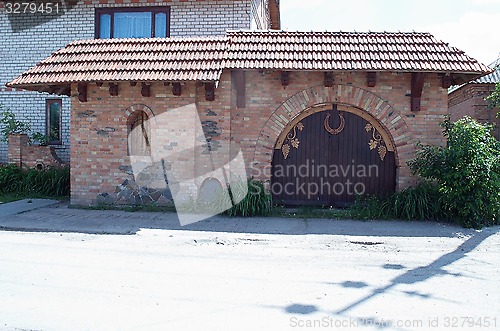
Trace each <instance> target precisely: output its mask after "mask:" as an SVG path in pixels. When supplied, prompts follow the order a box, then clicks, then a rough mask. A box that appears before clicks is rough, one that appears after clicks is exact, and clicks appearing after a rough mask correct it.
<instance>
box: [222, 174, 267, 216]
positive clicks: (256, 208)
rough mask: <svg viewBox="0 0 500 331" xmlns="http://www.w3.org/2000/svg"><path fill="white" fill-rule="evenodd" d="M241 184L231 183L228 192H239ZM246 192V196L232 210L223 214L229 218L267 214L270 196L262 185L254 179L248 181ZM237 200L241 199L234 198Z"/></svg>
mask: <svg viewBox="0 0 500 331" xmlns="http://www.w3.org/2000/svg"><path fill="white" fill-rule="evenodd" d="M243 184H244V183H243V182H233V183H231V187H232V188H233V189H232V190H231V188H230V192H231V193H232V194H233V192H241V191H242V190H241V189H240V188H241V186H242V185H243ZM247 186H248V192H247V194H246V196H245V197H244V198H243V199H242V200H241V201H240V202H239V203H237V204H236V205H234V206H233V207H232V208H230V209H228V210H226V211H225V212H224V214H226V215H229V216H243V217H250V216H263V215H267V214H269V212H271V209H272V199H271V195H270V194H269V193H268V192H267V190H266V189H265V187H264V183H262V182H261V181H257V180H254V179H249V180H248V181H247ZM233 198H236V199H239V198H241V197H234V196H233Z"/></svg>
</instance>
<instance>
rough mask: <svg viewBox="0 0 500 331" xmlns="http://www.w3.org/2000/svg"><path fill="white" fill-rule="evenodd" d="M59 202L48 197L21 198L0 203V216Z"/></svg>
mask: <svg viewBox="0 0 500 331" xmlns="http://www.w3.org/2000/svg"><path fill="white" fill-rule="evenodd" d="M57 203H59V201H57V200H50V199H23V200H18V201H13V202H7V203H2V204H0V217H4V216H9V215H16V214H20V213H23V212H26V211H30V210H35V209H39V208H43V207H48V206H51V205H55V204H57Z"/></svg>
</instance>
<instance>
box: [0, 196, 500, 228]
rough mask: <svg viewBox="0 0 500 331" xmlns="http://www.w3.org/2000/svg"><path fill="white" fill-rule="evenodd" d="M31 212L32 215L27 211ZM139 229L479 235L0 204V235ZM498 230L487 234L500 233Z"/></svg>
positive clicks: (383, 224) (351, 223)
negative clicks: (188, 220) (182, 221)
mask: <svg viewBox="0 0 500 331" xmlns="http://www.w3.org/2000/svg"><path fill="white" fill-rule="evenodd" d="M28 207H31V209H32V210H27V208H28ZM2 208H3V210H2ZM141 229H159V230H186V231H210V232H229V233H256V234H291V235H303V234H332V235H335V234H338V235H356V236H395V237H463V236H469V235H473V234H474V233H476V232H477V231H476V230H471V229H463V228H461V227H459V226H456V225H454V224H446V223H436V222H405V221H356V220H331V219H303V218H280V217H252V218H237V217H236V218H230V217H225V216H214V217H211V218H209V219H207V220H204V221H202V222H198V223H194V224H191V225H188V226H180V225H179V220H178V218H177V215H176V213H174V212H139V211H137V212H128V211H121V210H88V209H78V208H71V207H69V204H68V202H58V201H53V200H40V201H39V200H36V199H33V202H32V203H28V202H26V201H17V202H13V203H9V204H5V205H0V230H11V231H29V232H75V233H87V234H117V235H131V234H136V233H137V232H138V231H140V230H141ZM499 229H500V227H493V228H488V229H485V230H483V231H488V232H489V231H492V232H496V231H499Z"/></svg>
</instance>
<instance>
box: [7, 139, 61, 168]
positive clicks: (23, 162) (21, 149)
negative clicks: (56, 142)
mask: <svg viewBox="0 0 500 331" xmlns="http://www.w3.org/2000/svg"><path fill="white" fill-rule="evenodd" d="M28 141H29V139H28V136H27V135H26V134H11V135H9V152H8V157H9V163H13V164H17V165H18V166H24V167H29V168H32V167H37V168H44V167H47V166H50V167H61V166H64V165H65V164H64V162H62V161H61V160H60V159H59V158H58V157H57V155H56V153H55V151H54V147H53V146H38V145H33V146H30V145H28Z"/></svg>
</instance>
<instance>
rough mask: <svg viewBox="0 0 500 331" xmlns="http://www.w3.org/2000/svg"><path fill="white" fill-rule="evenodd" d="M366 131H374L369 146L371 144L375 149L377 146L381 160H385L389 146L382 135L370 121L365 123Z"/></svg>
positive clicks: (371, 147) (371, 148)
mask: <svg viewBox="0 0 500 331" xmlns="http://www.w3.org/2000/svg"><path fill="white" fill-rule="evenodd" d="M365 131H366V132H370V131H372V139H370V142H369V143H368V146H370V150H374V149H376V148H377V151H378V156H379V157H380V160H382V161H384V158H385V155H386V154H387V147H386V146H385V143H384V140H383V139H382V136H381V135H380V133H378V132H377V130H376V129H375V127H374V126H373V125H371V124H370V123H367V124H366V125H365Z"/></svg>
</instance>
